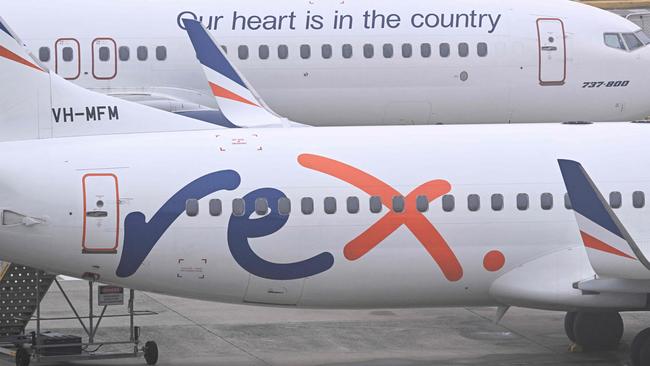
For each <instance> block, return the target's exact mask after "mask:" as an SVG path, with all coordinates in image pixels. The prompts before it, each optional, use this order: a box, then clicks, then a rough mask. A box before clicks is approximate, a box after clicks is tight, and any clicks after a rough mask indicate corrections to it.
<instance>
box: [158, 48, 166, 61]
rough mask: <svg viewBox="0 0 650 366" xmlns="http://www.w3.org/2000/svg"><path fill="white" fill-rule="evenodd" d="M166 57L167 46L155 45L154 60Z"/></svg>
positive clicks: (162, 59)
mask: <svg viewBox="0 0 650 366" xmlns="http://www.w3.org/2000/svg"><path fill="white" fill-rule="evenodd" d="M166 59H167V47H165V46H158V47H156V60H158V61H165V60H166Z"/></svg>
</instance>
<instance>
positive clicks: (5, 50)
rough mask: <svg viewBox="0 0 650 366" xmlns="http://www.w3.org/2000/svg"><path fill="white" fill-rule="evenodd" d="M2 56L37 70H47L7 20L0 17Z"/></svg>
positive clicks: (0, 50)
mask: <svg viewBox="0 0 650 366" xmlns="http://www.w3.org/2000/svg"><path fill="white" fill-rule="evenodd" d="M0 57H2V58H5V59H8V60H11V61H14V62H17V63H19V64H22V65H24V66H26V67H30V68H32V69H34V70H37V71H43V72H46V70H47V69H46V68H45V67H44V66H43V65H41V64H40V63H39V62H38V61H37V60H36V58H35V57H34V56H32V54H31V53H30V52H29V51H28V50H27V49H26V48H25V46H24V44H23V42H22V41H21V40H20V38H18V36H17V35H16V33H14V32H13V31H12V30H11V28H10V27H9V25H8V24H7V22H5V20H4V19H2V17H0Z"/></svg>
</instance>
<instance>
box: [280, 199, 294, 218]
mask: <svg viewBox="0 0 650 366" xmlns="http://www.w3.org/2000/svg"><path fill="white" fill-rule="evenodd" d="M278 212H279V213H280V215H283V216H289V214H290V213H291V200H290V199H288V198H287V197H282V198H280V199H279V200H278Z"/></svg>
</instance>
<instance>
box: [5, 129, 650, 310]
mask: <svg viewBox="0 0 650 366" xmlns="http://www.w3.org/2000/svg"><path fill="white" fill-rule="evenodd" d="M649 128H650V125H645V124H630V123H616V124H597V125H587V126H580V125H578V126H576V125H561V124H539V125H534V126H531V125H518V126H513V125H509V126H508V125H502V126H429V127H426V126H422V127H416V126H414V127H376V128H365V127H353V128H322V129H271V130H222V131H201V132H173V133H151V134H132V135H114V136H97V137H78V138H60V139H49V140H31V141H19V142H4V143H2V144H1V146H2V151H3V155H4V156H3V159H2V161H0V210H2V222H0V224H2V225H0V247H1V248H2V256H3V259H4V260H10V261H14V262H17V263H21V264H25V265H29V266H34V267H37V268H42V269H44V270H49V271H53V272H56V273H62V274H66V275H71V276H76V277H81V276H82V275H84V274H88V273H90V274H96V275H98V276H99V278H100V281H102V282H108V283H114V284H118V285H123V286H128V287H131V288H136V289H143V290H148V291H155V292H160V293H166V294H171V295H176V296H183V297H191V298H199V299H205V300H213V301H222V302H231V303H258V304H260V303H261V304H276V305H290V306H294V305H297V306H304V307H322V308H358V307H370V308H377V307H406V306H408V307H411V306H423V307H424V306H427V307H428V306H453V305H462V306H469V305H495V304H498V303H501V302H502V301H503V300H502V298H503V297H504V296H506V295H505V294H506V293H508V291H509V290H512V289H513V288H514V289H517V290H516V291H515V293H516V296H518V297H513V298H509V299H510V300H511V301H512V302H516V300H517V299H519V300H520V301H521V302H520V303H521V304H524V305H527V306H531V307H539V308H548V309H572V308H580V307H582V308H585V307H594V308H598V307H612V308H617V309H628V308H629V309H642V308H645V307H646V302H645V300H646V298H645V295H642V294H640V295H638V296H633V295H616V294H610V295H604V294H601V295H589V294H583V293H582V292H581V291H579V290H575V289H573V288H572V283H574V282H576V281H580V280H584V279H588V278H593V276H594V272H593V269H592V268H591V266H590V265H589V261H588V259H587V257H586V252H585V249H584V247H583V245H582V243H581V241H580V236H579V231H578V229H577V226H576V221H575V218H574V215H573V213H572V211H571V210H569V209H567V208H565V203H564V194H565V192H566V189H565V188H564V186H563V183H562V179H561V175H560V172H559V169H558V166H557V159H558V158H571V159H576V160H579V161H581V162H582V163H583V164H584V165H585V166H587V167H588V168H589V169H590V171H591V172H592V176H593V177H594V179H596V180H598V184H599V185H600V186H601V187H602V189H603V190H606V191H607V192H610V191H611V192H621V194H622V197H623V206H622V208H620V209H618V210H617V214H618V215H619V216H620V217H621V219H622V220H623V221H624V222H625V224H626V225H627V227H628V228H629V229H630V231H631V234H632V235H633V236H634V237H635V238H637V241H638V242H639V245H640V246H642V249H643V250H647V249H649V248H648V247H647V246H648V243H649V242H650V231H648V225H647V222H648V220H649V219H650V213H649V211H648V206H644V207H643V208H635V207H633V205H632V201H631V200H632V198H631V197H632V194H633V192H646V193H648V192H650V183H649V182H650V171H648V170H647V169H645V168H646V164H645V163H644V162H645V159H646V158H647V157H648V156H649V155H650V151H649V150H648V148H647V141H648V139H649V138H650V129H649ZM382 182H383V183H382ZM524 194H525V195H527V196H526V197H528V203H525V199H524V196H523V195H524ZM548 194H551V195H552V197H553V202H552V207H548ZM475 195H478V197H479V198H480V203H478V204H477V200H476V198H477V196H475ZM493 195H502V200H503V206H502V207H501V208H499V204H498V201H499V198H498V197H497V196H493ZM542 195H545V196H546V199H545V202H546V203H545V204H544V205H545V207H544V208H542V204H541V202H540V199H541V198H540V197H542ZM374 196H380V197H381V201H382V203H383V204H382V205H380V206H381V212H379V213H373V212H371V210H372V209H373V205H376V204H377V202H374V203H372V202H371V200H372V199H371V197H374ZM400 196H403V197H406V199H405V201H406V202H405V209H404V211H403V212H398V211H400V208H399V205H400V199H399V197H400ZM421 196H425V197H426V201H431V203H430V205H429V207H428V208H427V209H426V210H425V209H424V208H425V207H424V206H422V207H420V205H423V202H422V198H421ZM442 196H446V198H444V199H443V198H442ZM451 196H453V197H454V198H453V200H454V205H453V209H452V210H449V208H450V206H449V204H450V203H449V200H450V198H449V197H451ZM285 197H286V198H288V201H287V200H286V199H285ZM396 197H397V198H396ZM495 197H496V198H495ZM238 198H246V199H247V200H248V202H247V204H246V205H245V209H246V212H245V213H244V214H243V216H238V215H239V213H238V212H237V210H238V209H239V208H238V207H235V206H237V205H238V203H234V204H233V201H234V200H236V199H238ZM256 198H265V199H266V203H267V204H269V205H270V209H269V210H267V211H264V210H263V208H264V207H265V206H264V201H263V200H256ZM305 198H308V200H307V202H306V205H305V204H304V202H303V200H304V199H305ZM309 199H312V200H313V212H310V209H309V207H310V204H309V202H308V201H309ZM495 199H496V203H495V201H494V200H495ZM194 200H198V212H192V210H194V208H193V205H194V204H196V203H197V201H194ZM216 200H219V201H216ZM281 200H282V201H283V202H282V203H280V204H278V202H279V201H281ZM443 201H446V203H445V204H443ZM287 202H290V213H287ZM219 203H220V205H219ZM333 203H334V206H333ZM278 205H279V206H282V208H280V207H278ZM416 205H417V208H416ZM258 209H259V210H260V212H259V213H257V212H253V211H255V210H258ZM391 209H392V210H391ZM281 210H282V211H284V212H281ZM332 210H333V211H332ZM326 211H327V212H329V213H327V212H326ZM447 211H449V212H447ZM195 213H196V215H194V214H195ZM149 250H150V251H149ZM522 268H523V271H522V272H521V273H520V274H518V273H519V272H517V270H518V269H522ZM512 275H514V276H515V277H516V278H515V280H516V281H514V282H510V281H511V278H510V279H509V278H508V276H510V277H512ZM497 284H498V286H497ZM504 286H505V287H504ZM504 288H505V289H506V290H503V289H504ZM519 288H521V290H519ZM513 291H514V290H513ZM539 294H541V295H539ZM510 295H512V293H510ZM510 295H509V296H510ZM538 295H539V296H538ZM601 300H602V301H601Z"/></svg>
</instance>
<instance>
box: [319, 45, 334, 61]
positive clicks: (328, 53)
mask: <svg viewBox="0 0 650 366" xmlns="http://www.w3.org/2000/svg"><path fill="white" fill-rule="evenodd" d="M321 53H322V55H323V58H324V59H326V60H327V59H330V58H332V45H331V44H324V45H323V47H321Z"/></svg>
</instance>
